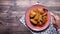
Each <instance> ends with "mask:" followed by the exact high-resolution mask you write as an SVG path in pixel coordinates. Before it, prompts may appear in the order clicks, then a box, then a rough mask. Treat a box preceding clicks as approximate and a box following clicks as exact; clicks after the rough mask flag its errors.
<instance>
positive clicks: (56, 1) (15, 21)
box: [0, 0, 60, 34]
mask: <svg viewBox="0 0 60 34" xmlns="http://www.w3.org/2000/svg"><path fill="white" fill-rule="evenodd" d="M37 1H39V4H40V5H44V6H46V7H47V8H48V10H49V11H50V12H53V13H54V14H57V15H58V16H60V0H1V1H0V33H1V34H32V33H31V32H30V31H29V30H28V29H27V28H26V27H25V26H24V25H23V24H21V22H20V21H19V19H20V18H21V16H22V15H24V14H25V12H26V10H27V9H28V7H30V6H32V5H34V4H36V2H37Z"/></svg>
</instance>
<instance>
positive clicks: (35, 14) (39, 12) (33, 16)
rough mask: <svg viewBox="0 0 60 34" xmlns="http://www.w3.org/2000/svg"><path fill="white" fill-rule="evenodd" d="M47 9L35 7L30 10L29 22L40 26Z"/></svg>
mask: <svg viewBox="0 0 60 34" xmlns="http://www.w3.org/2000/svg"><path fill="white" fill-rule="evenodd" d="M46 12H47V9H44V8H36V9H32V10H31V11H30V14H29V16H30V22H31V24H33V25H36V26H42V25H44V24H45V23H46V21H47V13H46Z"/></svg>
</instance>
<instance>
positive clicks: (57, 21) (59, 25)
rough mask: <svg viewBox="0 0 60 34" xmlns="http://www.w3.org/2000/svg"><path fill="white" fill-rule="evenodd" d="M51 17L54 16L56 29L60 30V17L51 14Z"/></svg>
mask: <svg viewBox="0 0 60 34" xmlns="http://www.w3.org/2000/svg"><path fill="white" fill-rule="evenodd" d="M50 13H51V12H50ZM51 15H52V16H53V18H54V23H53V24H54V27H55V28H56V29H60V17H59V16H58V15H56V14H53V13H51Z"/></svg>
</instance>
